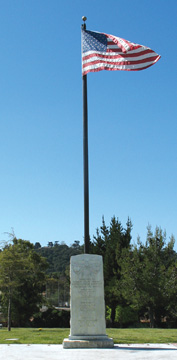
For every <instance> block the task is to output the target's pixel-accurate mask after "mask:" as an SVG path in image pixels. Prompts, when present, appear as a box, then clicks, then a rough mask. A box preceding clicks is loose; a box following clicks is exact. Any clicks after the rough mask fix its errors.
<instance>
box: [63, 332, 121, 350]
mask: <svg viewBox="0 0 177 360" xmlns="http://www.w3.org/2000/svg"><path fill="white" fill-rule="evenodd" d="M113 347H114V342H113V339H112V338H108V336H106V335H105V336H69V338H68V339H64V340H63V348H64V349H79V348H80V349H84V348H90V349H96V348H102V349H107V348H113Z"/></svg>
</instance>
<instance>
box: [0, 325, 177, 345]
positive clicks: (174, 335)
mask: <svg viewBox="0 0 177 360" xmlns="http://www.w3.org/2000/svg"><path fill="white" fill-rule="evenodd" d="M69 332H70V330H69V329H41V330H40V329H31V328H12V330H11V331H10V332H8V331H7V329H6V328H3V329H0V344H62V342H63V339H64V338H67V337H68V335H69ZM107 335H108V336H109V337H112V338H113V339H114V344H133V343H134V344H143V343H159V344H160V343H161V344H162V343H177V329H107ZM7 339H14V340H7Z"/></svg>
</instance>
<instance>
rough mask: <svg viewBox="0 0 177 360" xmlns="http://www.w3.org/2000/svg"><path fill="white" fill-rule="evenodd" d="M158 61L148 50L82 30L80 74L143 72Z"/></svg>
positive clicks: (158, 57) (125, 41) (154, 54)
mask: <svg viewBox="0 0 177 360" xmlns="http://www.w3.org/2000/svg"><path fill="white" fill-rule="evenodd" d="M159 59H160V55H158V54H156V53H155V52H154V51H153V50H151V49H150V48H148V47H146V46H143V45H138V44H134V43H132V42H130V41H128V40H124V39H121V38H119V37H116V36H113V35H108V34H104V33H99V32H93V31H88V30H82V74H83V75H86V74H87V73H89V72H95V71H100V70H129V71H135V70H143V69H146V68H148V67H149V66H151V65H153V64H155V63H156V62H157V61H158V60H159Z"/></svg>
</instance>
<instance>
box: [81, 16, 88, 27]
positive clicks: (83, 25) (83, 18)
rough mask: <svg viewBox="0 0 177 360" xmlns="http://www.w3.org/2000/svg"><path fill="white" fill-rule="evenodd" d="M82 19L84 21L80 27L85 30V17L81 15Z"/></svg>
mask: <svg viewBox="0 0 177 360" xmlns="http://www.w3.org/2000/svg"><path fill="white" fill-rule="evenodd" d="M82 20H83V22H84V23H83V24H82V29H83V30H86V23H85V22H86V20H87V17H86V16H82Z"/></svg>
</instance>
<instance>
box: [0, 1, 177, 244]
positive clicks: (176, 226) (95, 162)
mask: <svg viewBox="0 0 177 360" xmlns="http://www.w3.org/2000/svg"><path fill="white" fill-rule="evenodd" d="M83 15H86V16H87V18H88V20H87V29H89V30H95V31H100V32H105V33H108V34H113V35H117V36H119V37H123V38H125V39H127V40H130V41H132V42H135V43H139V44H143V45H146V46H149V47H150V48H151V49H153V50H154V51H156V52H157V53H158V54H160V55H161V56H162V58H161V59H160V60H159V61H158V63H157V64H155V65H154V66H152V67H150V68H149V69H146V70H144V71H139V72H124V71H112V72H109V71H100V72H99V73H90V74H88V107H89V109H88V113H89V172H90V236H91V238H92V237H93V234H95V230H96V228H97V227H100V225H101V223H102V215H104V216H105V221H106V224H107V225H109V223H110V220H111V217H112V216H113V215H115V216H116V217H118V218H119V220H120V221H121V223H122V225H123V226H124V227H125V226H126V221H127V218H128V216H129V217H130V218H131V220H132V223H133V231H132V236H133V241H134V242H136V239H137V236H138V235H139V236H140V238H141V240H142V241H144V240H145V239H146V233H147V229H146V227H147V225H148V223H149V224H151V225H152V229H153V230H154V229H155V226H156V225H158V226H160V227H161V228H162V229H163V230H164V229H166V232H167V240H168V239H169V237H170V236H171V234H172V233H173V234H174V236H175V238H176V241H177V85H176V84H177V66H176V62H177V45H176V34H177V22H176V16H177V1H176V0H168V1H166V0H153V1H147V0H127V1H119V0H110V1H109V2H107V1H105V0H102V1H100V0H97V1H95V0H89V1H88V0H87V1H86V0H75V1H73V0H70V1H68V0H65V1H59V0H26V1H24V0H1V1H0V54H1V55H0V84H1V85H0V170H1V176H0V240H3V239H7V238H8V237H7V235H5V234H4V232H11V228H13V229H14V232H15V235H16V237H18V238H19V237H20V238H22V239H26V240H30V241H31V242H33V243H35V242H36V241H39V242H40V243H41V244H42V245H46V244H47V243H48V241H53V242H54V241H59V242H62V241H64V242H65V243H66V244H68V245H70V244H72V243H73V242H74V240H79V241H80V242H81V244H82V243H83V234H84V221H83V151H82V143H83V140H82V131H83V129H82V77H81V43H80V38H81V36H80V27H81V23H82V20H81V18H82V16H83ZM175 249H176V250H177V245H176V246H175Z"/></svg>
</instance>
